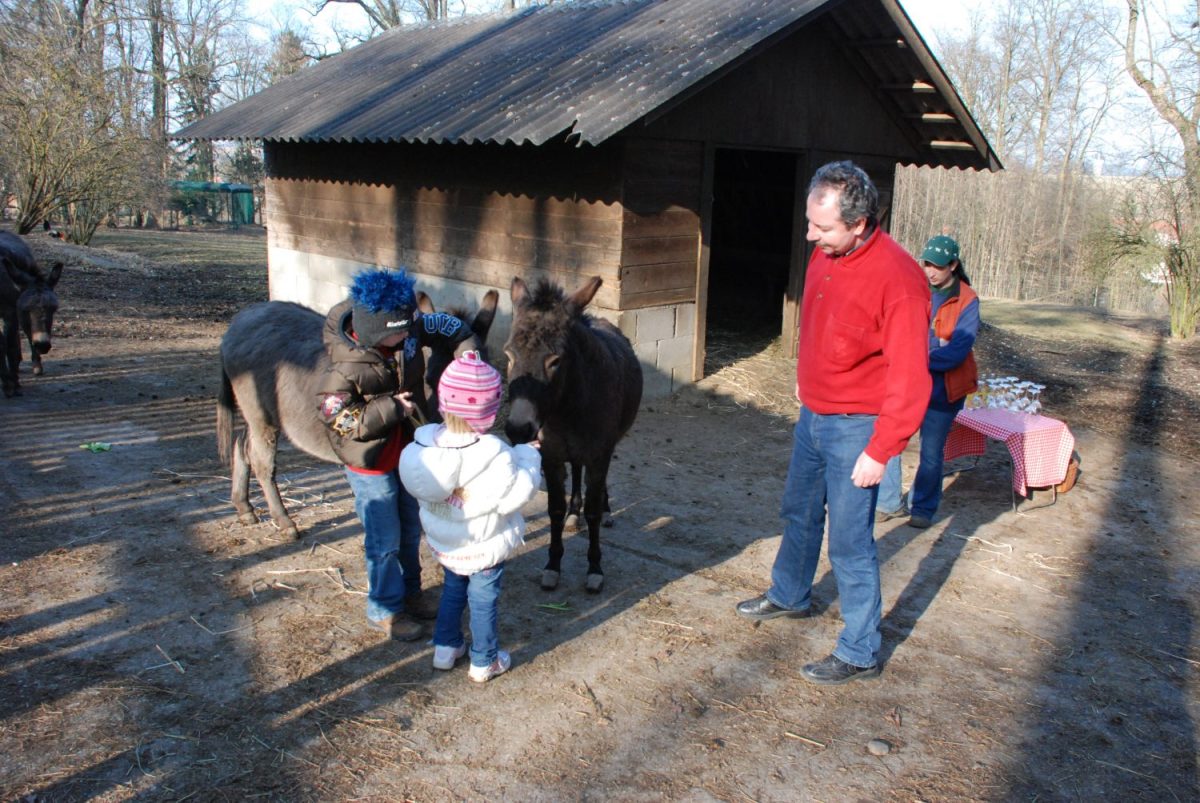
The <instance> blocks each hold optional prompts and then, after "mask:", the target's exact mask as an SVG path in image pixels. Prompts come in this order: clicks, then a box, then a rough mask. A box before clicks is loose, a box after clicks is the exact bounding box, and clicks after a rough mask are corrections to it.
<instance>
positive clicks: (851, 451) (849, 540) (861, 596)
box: [767, 409, 883, 667]
mask: <svg viewBox="0 0 1200 803" xmlns="http://www.w3.org/2000/svg"><path fill="white" fill-rule="evenodd" d="M874 428H875V416H873V415H817V414H815V413H812V412H810V411H809V410H807V409H802V410H801V411H800V420H799V421H797V422H796V430H795V438H794V442H793V446H792V462H791V465H789V466H788V476H787V484H786V486H785V487H784V491H783V508H782V510H781V512H780V515H781V516H782V517H783V520H784V528H783V540H782V541H781V542H780V544H779V552H778V554H777V555H776V556H775V565H774V567H773V568H772V569H771V587H770V588H769V589H768V590H767V599H769V600H770V601H771V602H772V603H774V604H775V605H778V606H779V607H781V608H788V609H790V610H805V609H807V608H808V607H809V606H810V605H811V604H812V596H811V594H812V582H813V576H814V575H815V574H816V571H817V560H818V559H819V558H820V557H821V542H822V541H823V540H824V536H825V517H826V509H828V515H829V562H830V563H831V564H832V565H833V576H834V579H836V580H837V588H838V596H839V598H840V599H841V605H842V622H843V623H844V626H843V628H842V632H841V634H840V635H839V636H838V642H837V646H836V648H835V649H834V651H833V654H834V655H835V656H836V657H837V658H839V659H841V660H842V661H845V662H846V663H848V664H853V665H854V666H859V667H869V666H874V665H875V655H876V653H877V652H878V651H879V644H880V634H879V622H880V618H881V614H882V609H883V602H882V600H881V598H880V591H879V556H878V554H877V553H876V551H875V519H874V512H875V494H876V491H877V488H876V487H871V488H859V487H857V486H855V484H854V483H853V482H852V481H851V479H850V475H851V474H852V473H853V471H854V463H855V461H856V460H858V456H859V455H860V454H861V453H862V451H863V449H865V448H866V446H867V442H868V441H869V440H870V439H871V434H872V432H873V431H874Z"/></svg>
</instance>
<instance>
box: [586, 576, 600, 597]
mask: <svg viewBox="0 0 1200 803" xmlns="http://www.w3.org/2000/svg"><path fill="white" fill-rule="evenodd" d="M585 587H586V588H587V590H588V593H589V594H598V593H600V589H602V588H604V575H602V574H589V575H588V576H587V585H586V586H585Z"/></svg>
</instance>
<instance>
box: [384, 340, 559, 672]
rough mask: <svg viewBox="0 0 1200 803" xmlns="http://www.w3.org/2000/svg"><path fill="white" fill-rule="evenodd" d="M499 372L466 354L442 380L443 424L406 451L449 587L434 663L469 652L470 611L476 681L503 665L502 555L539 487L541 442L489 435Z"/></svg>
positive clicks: (519, 531) (407, 474)
mask: <svg viewBox="0 0 1200 803" xmlns="http://www.w3.org/2000/svg"><path fill="white" fill-rule="evenodd" d="M500 384H501V383H500V374H499V373H498V372H497V371H496V369H494V368H492V367H491V366H490V365H488V364H487V363H486V362H484V361H483V359H482V358H481V357H480V356H479V353H478V352H474V351H469V352H466V353H465V354H463V355H462V356H461V357H459V358H458V359H456V360H455V361H454V362H453V363H451V364H450V366H449V367H448V368H447V369H446V372H445V373H444V374H442V378H441V381H440V382H439V383H438V401H439V403H438V409H439V411H440V412H441V413H442V416H443V419H444V421H445V423H443V424H427V425H425V426H423V427H420V428H419V429H418V430H417V431H416V435H415V436H414V438H413V442H412V443H410V444H409V445H408V446H407V447H405V449H404V452H403V454H401V456H400V479H401V481H402V482H403V483H404V487H405V488H406V489H408V492H409V493H411V494H412V495H413V496H415V497H416V498H417V501H418V502H419V503H420V505H421V525H422V527H423V528H424V530H425V538H426V540H427V541H428V542H429V546H430V548H431V549H432V550H433V554H434V555H436V556H437V559H438V560H439V561H440V562H441V564H442V570H443V573H444V575H445V584H444V586H443V588H442V600H441V604H440V605H439V607H438V615H437V623H436V624H435V625H434V632H433V645H434V646H433V666H434V668H435V669H452V668H453V667H454V663H455V661H457V660H458V659H459V658H461V657H462V656H463V655H465V654H466V652H467V645H466V642H465V641H464V640H463V632H462V613H463V609H464V608H466V607H467V606H470V611H471V669H470V673H469V674H470V678H471V680H474V681H478V682H481V683H482V682H484V681H487V680H491V679H492V678H493V677H495V676H496V675H499V674H502V673H504V672H506V671H507V670H508V668H509V666H511V665H512V658H511V657H510V656H509V654H508V653H507V652H505V651H504V650H501V649H500V648H499V643H498V639H497V634H496V618H497V602H498V600H499V597H500V578H501V577H502V576H503V574H504V561H505V560H506V559H507V558H508V557H509V555H511V554H512V553H513V551H514V550H516V548H517V547H518V546H520V545H521V544H522V543H524V540H525V520H524V518H522V516H521V512H520V510H521V506H522V505H524V504H525V503H526V502H528V501H529V500H531V499H532V498H533V497H534V495H536V494H537V491H538V488H539V486H540V484H541V470H542V458H541V454H540V453H539V452H538V450H537V448H536V447H537V444H536V443H534V444H521V445H519V446H509V445H508V444H507V443H505V442H504V441H502V440H501V439H500V438H498V437H496V436H495V435H488V434H486V433H487V431H488V430H489V429H491V427H492V424H493V423H495V421H496V411H497V410H499V409H500Z"/></svg>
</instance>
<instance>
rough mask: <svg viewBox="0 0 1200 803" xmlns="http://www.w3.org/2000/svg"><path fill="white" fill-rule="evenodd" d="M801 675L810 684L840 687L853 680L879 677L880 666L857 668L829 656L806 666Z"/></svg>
mask: <svg viewBox="0 0 1200 803" xmlns="http://www.w3.org/2000/svg"><path fill="white" fill-rule="evenodd" d="M800 674H801V675H802V676H803V677H804V679H805V680H807V681H808V682H809V683H816V684H818V685H820V686H838V685H841V684H842V683H849V682H850V681H852V680H865V679H867V678H877V677H879V665H878V664H876V665H875V666H855V665H854V664H848V663H846V662H845V661H843V660H842V659H841V658H838V657H837V656H834V655H827V656H825V657H824V658H822V659H821V660H819V661H817V662H816V663H815V664H805V666H804V668H803V669H801V670H800Z"/></svg>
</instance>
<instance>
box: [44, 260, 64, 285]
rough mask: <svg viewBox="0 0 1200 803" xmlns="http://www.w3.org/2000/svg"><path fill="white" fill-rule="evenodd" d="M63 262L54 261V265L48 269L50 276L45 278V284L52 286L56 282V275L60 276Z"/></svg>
mask: <svg viewBox="0 0 1200 803" xmlns="http://www.w3.org/2000/svg"><path fill="white" fill-rule="evenodd" d="M62 272H63V263H61V262H55V263H54V267H53V268H51V269H50V278H48V279H46V286H47V287H51V288H53V287H54V285H56V284H58V277H59V276H62Z"/></svg>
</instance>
